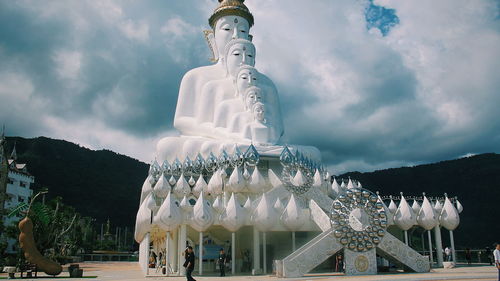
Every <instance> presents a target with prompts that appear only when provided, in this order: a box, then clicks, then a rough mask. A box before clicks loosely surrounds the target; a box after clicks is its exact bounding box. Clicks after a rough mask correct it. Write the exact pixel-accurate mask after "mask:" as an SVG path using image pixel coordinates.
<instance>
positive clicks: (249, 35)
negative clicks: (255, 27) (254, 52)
mask: <svg viewBox="0 0 500 281" xmlns="http://www.w3.org/2000/svg"><path fill="white" fill-rule="evenodd" d="M248 41H250V42H252V41H253V35H252V34H248Z"/></svg>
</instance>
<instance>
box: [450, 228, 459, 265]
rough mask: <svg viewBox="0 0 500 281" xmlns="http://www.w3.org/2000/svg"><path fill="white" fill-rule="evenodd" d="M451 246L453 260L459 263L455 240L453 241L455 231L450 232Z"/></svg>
mask: <svg viewBox="0 0 500 281" xmlns="http://www.w3.org/2000/svg"><path fill="white" fill-rule="evenodd" d="M450 244H451V258H452V260H453V262H454V263H456V262H457V257H456V256H455V239H453V230H450Z"/></svg>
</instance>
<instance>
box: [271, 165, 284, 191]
mask: <svg viewBox="0 0 500 281" xmlns="http://www.w3.org/2000/svg"><path fill="white" fill-rule="evenodd" d="M267 177H268V178H269V182H270V183H271V186H272V187H274V188H276V187H280V186H282V185H283V183H282V182H281V180H280V179H279V177H278V176H277V175H276V174H275V173H274V171H273V170H272V169H269V170H267Z"/></svg>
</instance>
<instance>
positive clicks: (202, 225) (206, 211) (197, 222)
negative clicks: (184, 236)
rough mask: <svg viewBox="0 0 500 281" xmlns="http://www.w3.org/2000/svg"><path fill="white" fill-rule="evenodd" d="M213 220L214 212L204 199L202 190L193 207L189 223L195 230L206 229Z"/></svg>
mask: <svg viewBox="0 0 500 281" xmlns="http://www.w3.org/2000/svg"><path fill="white" fill-rule="evenodd" d="M213 222H214V214H213V211H212V207H210V206H209V205H208V202H207V201H206V200H205V199H204V195H203V192H202V193H201V194H200V197H199V198H198V200H197V201H196V204H194V207H193V218H192V220H191V223H190V225H191V226H192V227H193V228H194V229H195V230H196V231H205V230H207V229H208V228H209V227H210V226H211V225H212V224H213Z"/></svg>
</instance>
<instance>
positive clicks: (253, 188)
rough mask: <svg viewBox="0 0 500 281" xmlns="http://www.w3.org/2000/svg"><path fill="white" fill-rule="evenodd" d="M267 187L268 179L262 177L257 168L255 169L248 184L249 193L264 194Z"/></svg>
mask: <svg viewBox="0 0 500 281" xmlns="http://www.w3.org/2000/svg"><path fill="white" fill-rule="evenodd" d="M265 185H266V179H264V177H263V176H262V174H261V173H260V171H259V169H257V166H256V167H255V168H254V169H253V172H252V177H251V178H250V182H249V183H248V191H250V192H253V193H261V192H264V189H265Z"/></svg>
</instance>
